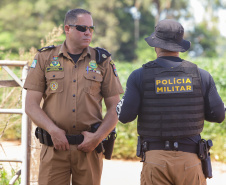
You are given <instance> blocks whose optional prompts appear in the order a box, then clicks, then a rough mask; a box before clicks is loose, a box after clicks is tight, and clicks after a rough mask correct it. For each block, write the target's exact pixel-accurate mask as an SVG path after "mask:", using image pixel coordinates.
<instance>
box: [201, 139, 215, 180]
mask: <svg viewBox="0 0 226 185" xmlns="http://www.w3.org/2000/svg"><path fill="white" fill-rule="evenodd" d="M212 146H213V143H212V140H207V141H206V140H205V139H201V140H200V141H199V153H198V156H199V159H200V160H201V162H202V171H203V174H204V175H205V178H209V179H210V178H212V177H213V175H212V165H211V158H210V152H209V150H210V148H211V147H212Z"/></svg>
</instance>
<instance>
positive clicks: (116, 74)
mask: <svg viewBox="0 0 226 185" xmlns="http://www.w3.org/2000/svg"><path fill="white" fill-rule="evenodd" d="M110 64H111V65H112V68H113V72H114V74H115V76H116V77H117V76H118V73H117V70H116V66H115V64H114V61H113V60H111V62H110Z"/></svg>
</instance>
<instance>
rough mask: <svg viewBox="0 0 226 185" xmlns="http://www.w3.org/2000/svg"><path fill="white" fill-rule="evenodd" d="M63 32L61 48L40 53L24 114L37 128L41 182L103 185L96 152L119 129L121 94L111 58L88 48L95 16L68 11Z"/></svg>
mask: <svg viewBox="0 0 226 185" xmlns="http://www.w3.org/2000/svg"><path fill="white" fill-rule="evenodd" d="M64 30H65V34H66V40H65V41H64V42H63V43H62V44H60V45H58V46H47V47H45V48H42V49H40V50H39V51H38V53H37V54H36V56H35V58H34V60H33V63H32V65H31V68H30V70H29V73H28V76H27V78H26V82H25V84H24V88H25V89H27V97H26V113H27V114H28V116H29V117H30V118H31V119H32V120H33V122H34V123H35V124H36V125H37V126H38V127H39V129H38V132H37V133H38V134H37V136H38V138H39V140H40V142H41V143H42V144H43V145H42V150H41V153H40V168H39V179H38V182H39V184H40V185H69V184H70V179H71V182H72V184H73V185H78V184H80V185H100V181H101V180H100V179H101V174H102V168H103V159H102V158H103V152H104V151H102V152H101V150H99V149H98V150H96V149H95V148H97V147H98V146H100V144H99V143H100V142H102V141H103V140H104V139H105V138H106V137H107V136H108V134H109V133H110V132H111V131H112V130H113V129H114V128H115V125H116V123H117V121H118V118H117V114H116V112H115V107H116V105H117V103H118V102H119V100H120V98H119V94H121V93H123V89H122V86H121V84H120V81H119V78H118V75H117V72H116V68H115V64H114V62H113V60H112V58H111V54H110V53H109V52H108V51H106V50H104V49H101V48H92V47H90V46H89V45H90V42H91V40H92V36H93V32H94V25H93V19H92V15H91V13H90V12H89V11H87V10H84V9H73V10H69V11H68V12H67V13H66V15H65V21H64ZM42 98H43V100H44V104H43V106H42V107H40V102H41V100H42ZM102 100H104V102H105V105H106V108H107V113H106V115H105V117H104V118H103V117H102ZM97 124H98V125H100V126H99V127H97V126H96V125H97ZM94 125H95V127H94ZM92 128H94V129H92ZM48 135H50V137H47V136H48ZM48 138H50V139H48ZM49 140H50V141H51V142H50V141H49ZM99 148H100V147H99ZM105 151H106V150H105Z"/></svg>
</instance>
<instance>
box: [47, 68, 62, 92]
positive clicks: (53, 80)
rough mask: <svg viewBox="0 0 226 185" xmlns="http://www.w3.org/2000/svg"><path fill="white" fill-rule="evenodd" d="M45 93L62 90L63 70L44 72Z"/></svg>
mask: <svg viewBox="0 0 226 185" xmlns="http://www.w3.org/2000/svg"><path fill="white" fill-rule="evenodd" d="M45 77H46V86H47V89H46V93H47V94H48V93H59V92H62V91H63V90H64V84H63V80H64V72H63V71H57V72H56V71H51V72H47V73H46V76H45Z"/></svg>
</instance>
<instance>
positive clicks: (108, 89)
mask: <svg viewBox="0 0 226 185" xmlns="http://www.w3.org/2000/svg"><path fill="white" fill-rule="evenodd" d="M103 65H104V68H105V74H104V79H103V82H102V91H101V92H102V95H103V97H104V98H107V97H111V96H115V95H117V94H122V93H124V91H123V88H122V85H121V83H120V80H119V77H118V75H117V71H116V67H115V66H113V65H115V64H114V63H113V61H112V59H111V57H109V58H108V59H107V61H105V62H104V64H103ZM114 68H115V69H114Z"/></svg>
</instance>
